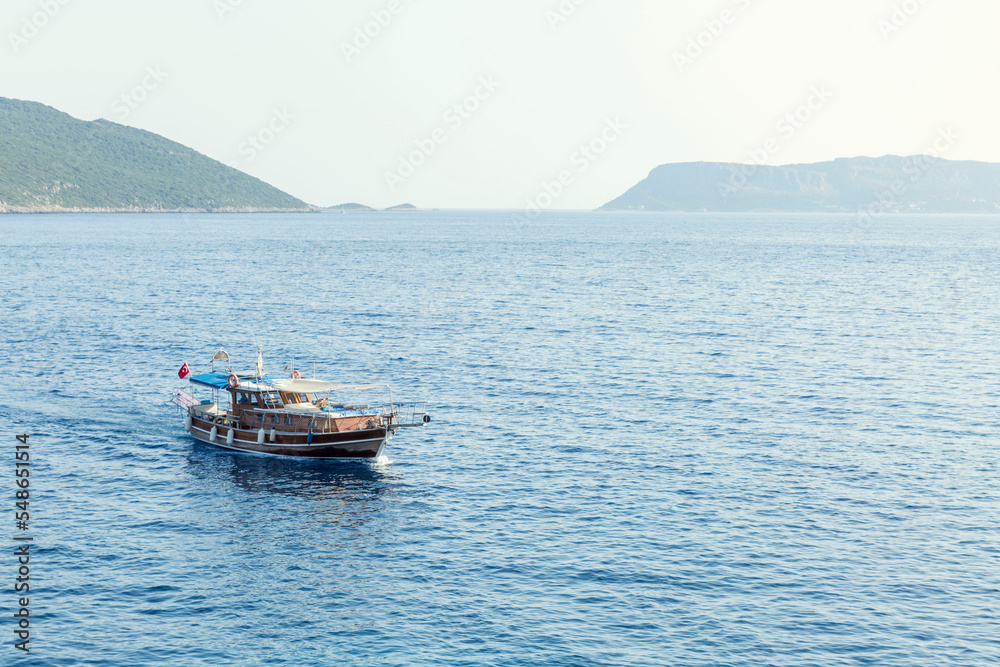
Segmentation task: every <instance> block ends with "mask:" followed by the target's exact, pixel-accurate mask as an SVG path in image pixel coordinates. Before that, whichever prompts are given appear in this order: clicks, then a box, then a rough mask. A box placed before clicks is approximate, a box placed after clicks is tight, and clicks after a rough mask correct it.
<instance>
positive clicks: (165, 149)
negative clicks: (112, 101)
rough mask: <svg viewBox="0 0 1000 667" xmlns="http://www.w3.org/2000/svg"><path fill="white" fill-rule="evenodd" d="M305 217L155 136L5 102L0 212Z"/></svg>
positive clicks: (261, 188) (291, 201)
mask: <svg viewBox="0 0 1000 667" xmlns="http://www.w3.org/2000/svg"><path fill="white" fill-rule="evenodd" d="M306 209H308V205H307V204H306V203H305V202H303V201H300V200H299V199H296V198H295V197H292V196H291V195H289V194H286V193H284V192H282V191H281V190H278V189H277V188H274V187H272V186H270V185H268V184H267V183H264V182H263V181H261V180H259V179H256V178H254V177H252V176H248V175H247V174H244V173H243V172H241V171H238V170H236V169H233V168H231V167H229V166H226V165H224V164H222V163H221V162H218V161H216V160H213V159H211V158H209V157H206V156H205V155H202V154H201V153H198V152H197V151H195V150H192V149H190V148H187V147H186V146H182V145H181V144H178V143H176V142H173V141H170V140H168V139H165V138H163V137H161V136H159V135H157V134H153V133H152V132H145V131H143V130H137V129H135V128H131V127H126V126H124V125H118V124H117V123H112V122H110V121H106V120H98V121H94V122H86V121H82V120H78V119H76V118H73V117H72V116H69V115H67V114H65V113H62V112H60V111H57V110H55V109H53V108H51V107H48V106H45V105H43V104H38V103H35V102H23V101H19V100H10V99H6V98H0V212H4V213H13V212H60V211H74V210H80V211H258V210H306Z"/></svg>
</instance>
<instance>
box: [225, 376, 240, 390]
mask: <svg viewBox="0 0 1000 667" xmlns="http://www.w3.org/2000/svg"><path fill="white" fill-rule="evenodd" d="M228 382H229V387H230V388H231V389H236V388H237V387H239V386H240V379H239V378H238V377H236V375H235V374H234V373H230V374H229V380H228Z"/></svg>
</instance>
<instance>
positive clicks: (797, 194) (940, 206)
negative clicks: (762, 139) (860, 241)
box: [601, 155, 1000, 214]
mask: <svg viewBox="0 0 1000 667" xmlns="http://www.w3.org/2000/svg"><path fill="white" fill-rule="evenodd" d="M601 210H605V211H620V210H645V211H734V212H740V211H803V212H808V211H813V212H851V213H853V212H867V213H869V214H879V213H998V212H1000V164H995V163H991V162H972V161H956V160H945V159H942V158H938V157H930V156H927V155H915V156H910V157H898V156H895V155H886V156H884V157H879V158H871V157H857V158H840V159H837V160H833V161H831V162H819V163H815V164H791V165H785V166H757V165H747V164H733V163H725V162H685V163H672V164H664V165H661V166H659V167H657V168H656V169H654V170H653V171H651V172H650V174H649V176H648V177H647V178H646V179H645V180H643V181H641V182H640V183H639V184H638V185H636V186H634V187H633V188H631V189H630V190H629V191H628V192H626V193H625V194H623V195H622V196H621V197H619V198H617V199H615V200H614V201H612V202H610V203H608V204H605V205H604V206H602V207H601Z"/></svg>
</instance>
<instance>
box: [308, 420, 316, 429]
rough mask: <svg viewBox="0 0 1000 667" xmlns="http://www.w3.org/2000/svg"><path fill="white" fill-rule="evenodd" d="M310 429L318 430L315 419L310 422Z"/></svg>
mask: <svg viewBox="0 0 1000 667" xmlns="http://www.w3.org/2000/svg"><path fill="white" fill-rule="evenodd" d="M309 428H316V420H315V419H310V420H309Z"/></svg>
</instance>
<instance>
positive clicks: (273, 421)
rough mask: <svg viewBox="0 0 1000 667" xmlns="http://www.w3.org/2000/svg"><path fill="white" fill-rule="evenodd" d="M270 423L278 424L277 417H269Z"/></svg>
mask: <svg viewBox="0 0 1000 667" xmlns="http://www.w3.org/2000/svg"><path fill="white" fill-rule="evenodd" d="M271 423H272V424H277V423H278V415H271Z"/></svg>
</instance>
